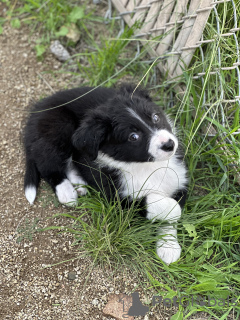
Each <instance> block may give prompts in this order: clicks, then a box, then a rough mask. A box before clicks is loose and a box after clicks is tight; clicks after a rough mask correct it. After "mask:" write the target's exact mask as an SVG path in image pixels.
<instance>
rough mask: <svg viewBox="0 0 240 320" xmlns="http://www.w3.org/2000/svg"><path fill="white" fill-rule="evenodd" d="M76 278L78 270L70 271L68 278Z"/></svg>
mask: <svg viewBox="0 0 240 320" xmlns="http://www.w3.org/2000/svg"><path fill="white" fill-rule="evenodd" d="M75 279H76V272H75V271H70V272H69V273H68V280H75Z"/></svg>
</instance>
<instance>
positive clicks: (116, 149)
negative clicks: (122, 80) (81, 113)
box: [72, 87, 178, 162]
mask: <svg viewBox="0 0 240 320" xmlns="http://www.w3.org/2000/svg"><path fill="white" fill-rule="evenodd" d="M132 92H133V91H131V90H130V89H129V87H127V88H126V87H124V88H122V89H121V90H120V91H119V92H118V93H117V94H116V96H115V97H114V98H113V99H110V100H108V101H107V102H106V104H104V105H102V106H99V107H98V108H97V109H95V110H92V111H91V112H90V113H89V114H88V115H87V117H86V118H85V119H84V121H83V122H82V124H81V125H80V127H79V128H78V129H77V130H76V132H75V133H74V135H73V138H72V142H73V145H74V147H75V148H77V149H78V150H82V151H84V152H86V153H87V154H88V156H89V158H90V159H91V160H94V159H96V158H97V155H98V151H101V152H103V153H104V154H107V155H108V156H110V157H112V158H113V159H115V160H119V161H125V162H147V161H164V160H168V159H170V157H171V156H173V155H174V154H175V152H176V150H177V148H178V140H177V138H176V137H175V135H174V134H173V133H172V128H171V125H170V123H169V121H168V120H167V117H166V115H165V114H164V112H163V111H162V109H161V108H160V107H158V106H157V105H156V104H155V103H153V102H152V101H151V99H150V97H149V96H148V94H147V93H146V92H145V91H142V90H137V91H136V92H134V94H133V95H132Z"/></svg>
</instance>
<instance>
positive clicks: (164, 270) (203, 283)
mask: <svg viewBox="0 0 240 320" xmlns="http://www.w3.org/2000/svg"><path fill="white" fill-rule="evenodd" d="M24 3H25V5H28V6H29V8H30V9H29V10H30V13H29V16H27V17H26V19H28V18H29V22H31V21H33V22H34V23H35V24H36V25H38V24H40V26H41V27H42V31H43V32H44V33H43V37H45V38H47V39H50V38H54V37H55V36H56V32H58V31H59V29H60V27H61V26H62V25H63V24H65V23H67V21H68V20H67V19H69V18H67V16H68V15H65V14H62V13H61V12H62V11H61V10H62V8H61V5H62V6H63V7H64V8H66V7H68V8H69V9H67V10H65V12H66V13H68V14H69V13H71V12H72V10H73V7H72V6H71V5H69V4H68V3H69V2H66V1H65V0H62V1H58V3H57V4H56V3H55V1H50V3H52V4H53V8H52V10H56V11H54V12H55V15H57V16H59V17H60V16H61V17H62V18H61V19H63V20H62V21H61V19H60V18H59V19H60V20H59V21H55V22H54V21H52V22H51V19H50V16H51V14H50V13H51V10H50V11H49V18H48V19H49V23H48V24H46V25H45V24H44V23H43V21H42V20H39V18H38V17H37V16H36V18H34V17H35V16H34V14H33V13H34V12H36V10H38V8H39V5H40V3H41V4H43V2H40V1H39V0H38V1H37V0H35V1H34V2H33V1H30V0H29V1H24ZM34 3H35V4H34ZM54 3H55V4H54ZM36 4H38V5H37V6H36ZM235 4H236V8H237V13H238V15H239V7H240V6H239V1H235ZM231 5H232V4H231V2H228V3H225V4H220V5H219V6H218V12H219V19H220V21H222V22H221V33H226V32H228V30H229V28H233V27H234V23H233V19H232V16H233V11H232V8H231ZM34 6H35V7H34ZM65 6H66V7H65ZM43 8H44V7H43ZM43 8H42V9H41V10H43ZM9 10H10V9H9ZM18 10H19V11H18V12H17V14H15V13H14V14H13V13H12V14H11V17H13V18H14V19H19V20H21V19H20V17H18V15H19V14H20V15H21V14H22V13H24V12H26V6H25V9H21V8H19V9H18ZM21 10H22V13H21ZM23 10H25V11H24V12H23ZM41 10H39V11H41ZM11 12H13V11H11ZM43 16H44V11H43V12H42V13H41V15H40V17H43ZM30 17H33V18H32V19H30ZM48 19H47V20H48ZM80 20H81V19H79V21H78V20H77V21H76V22H77V23H80ZM21 21H22V20H21ZM31 23H32V22H31ZM222 26H223V28H222ZM79 28H80V25H79ZM107 28H108V29H110V31H109V30H108V35H109V37H107V38H104V37H101V38H99V39H98V41H96V40H95V33H94V31H89V32H88V39H87V40H86V42H87V44H88V46H89V47H90V46H91V47H92V48H93V49H92V50H90V49H87V51H85V52H83V53H81V54H79V55H78V57H77V58H78V59H79V60H78V67H79V72H81V76H84V77H85V78H87V80H86V82H87V83H88V84H90V85H100V84H102V83H103V84H104V85H106V86H110V85H112V84H114V83H115V82H116V81H117V80H118V79H119V77H123V76H125V77H126V76H128V77H129V76H131V77H132V78H134V79H135V80H137V79H139V80H140V79H141V78H143V77H144V75H146V74H147V70H148V68H149V66H148V65H145V64H143V63H142V59H143V58H144V57H145V54H146V49H145V48H144V49H143V51H142V52H141V54H140V56H139V57H138V58H135V57H134V54H135V52H133V51H131V50H132V47H133V44H134V43H135V41H132V40H131V37H132V33H133V30H131V29H130V30H129V29H125V32H124V34H123V35H122V38H120V39H116V38H115V39H112V38H114V32H115V28H116V25H115V24H114V23H113V24H111V25H109V26H108V27H107ZM236 35H237V37H238V39H239V34H238V33H236ZM214 36H216V19H215V17H214V13H212V14H211V16H210V19H209V21H208V24H207V27H206V29H205V31H204V38H205V39H211V38H213V37H214ZM110 38H111V39H110ZM40 44H41V43H40ZM219 47H220V54H221V65H222V66H227V65H232V64H233V63H234V62H236V61H237V55H236V45H235V42H234V39H233V37H220V38H219V39H218V41H217V42H216V43H209V44H207V45H203V47H202V49H203V53H204V61H203V62H202V61H201V55H200V51H199V50H197V51H196V53H195V56H194V58H193V60H192V63H191V65H190V67H189V69H188V70H185V72H184V75H183V77H182V78H181V79H174V80H171V81H169V80H168V79H161V80H159V83H158V84H157V85H152V82H151V77H152V75H153V72H152V69H151V71H150V73H149V74H148V75H147V76H146V77H145V78H144V82H143V84H148V85H149V84H150V87H151V89H152V95H153V96H154V97H155V99H156V101H157V103H158V104H159V105H164V106H167V105H168V101H169V97H170V96H172V97H173V102H174V106H173V107H172V108H167V107H166V108H165V109H166V112H168V113H169V115H170V116H171V117H172V118H173V119H174V120H175V123H176V125H177V126H178V128H179V133H180V138H181V141H182V144H183V145H184V147H185V150H186V154H185V161H186V163H187V166H188V168H189V179H190V185H189V193H188V199H187V203H186V206H185V208H184V210H183V214H182V218H181V220H180V221H179V223H178V239H179V243H180V244H181V246H182V255H181V258H180V260H179V261H178V262H176V263H173V264H171V265H169V266H166V265H165V264H164V263H163V262H161V261H160V260H159V259H158V257H157V256H156V253H155V242H156V236H154V232H155V231H156V230H157V228H159V227H160V225H161V222H159V223H156V224H151V222H150V221H147V220H143V219H140V218H138V219H137V218H136V214H137V210H136V208H135V207H133V206H132V207H131V208H130V209H128V210H126V209H125V210H123V209H122V208H121V203H120V201H119V200H117V201H116V202H115V203H108V202H107V201H106V200H105V199H104V198H102V197H101V196H100V195H99V194H98V193H96V192H94V191H93V190H90V193H89V194H88V195H87V196H86V197H82V198H80V199H79V205H78V209H77V212H75V213H74V214H71V213H66V214H63V215H64V216H66V217H68V218H70V219H71V221H72V224H70V226H69V228H67V229H65V228H64V231H65V232H71V233H73V234H74V237H75V242H74V244H73V245H76V247H77V248H79V255H80V256H81V255H85V254H87V255H90V256H91V257H92V261H93V265H95V264H100V265H108V266H109V267H110V268H111V269H113V270H116V271H118V272H120V271H121V270H122V271H123V270H124V268H128V269H131V270H133V271H134V272H137V273H138V274H139V275H142V276H143V277H144V279H145V281H144V283H140V286H142V288H143V290H146V292H147V291H148V290H150V289H151V290H152V289H154V291H155V294H156V295H161V296H163V297H165V298H171V299H172V298H173V297H174V296H177V297H179V298H180V297H182V296H186V297H188V298H187V299H190V297H192V296H193V297H194V298H196V297H197V296H198V295H200V296H202V297H203V298H205V297H208V296H211V297H214V298H215V299H217V300H218V301H220V299H225V300H226V299H227V297H228V296H230V297H231V299H232V298H234V299H238V297H239V296H240V290H239V287H240V276H239V273H240V266H239V262H240V254H239V238H240V215H239V213H240V201H239V199H240V193H239V190H240V187H239V184H238V183H237V178H236V169H237V171H238V172H239V170H238V167H236V164H238V165H239V156H240V145H239V139H240V135H233V134H232V133H233V132H235V131H236V130H237V129H239V112H240V106H239V104H238V103H222V100H221V99H222V94H224V98H225V99H227V98H229V99H232V97H234V96H236V95H238V83H237V74H236V72H235V71H234V70H220V69H219V67H220V66H219V61H218V48H219ZM131 52H132V54H130V53H131ZM216 69H217V71H218V72H217V74H215V75H210V74H209V72H210V71H212V70H216ZM203 70H204V71H206V76H205V78H203V79H194V78H193V76H194V75H196V74H197V73H198V72H202V71H203ZM140 75H141V76H140ZM75 76H78V72H77V73H75ZM180 83H181V84H184V85H185V87H186V90H185V92H184V94H183V95H180V94H176V93H175V92H174V88H173V87H174V85H175V84H180ZM209 125H211V126H213V128H214V129H215V135H214V136H208V135H207V133H208V132H209V131H208V128H209ZM79 244H80V246H79ZM200 311H204V312H206V313H207V314H208V315H209V319H210V318H211V319H221V320H223V319H231V318H232V317H233V315H234V317H235V319H238V318H239V315H240V306H239V304H237V305H230V306H227V305H224V306H223V305H221V306H218V305H216V306H212V307H211V306H200V305H196V304H195V305H194V306H191V305H190V306H188V307H182V306H180V307H179V311H178V313H177V314H176V315H175V316H173V317H172V318H171V319H172V320H176V319H191V317H192V316H193V315H197V314H198V312H200Z"/></svg>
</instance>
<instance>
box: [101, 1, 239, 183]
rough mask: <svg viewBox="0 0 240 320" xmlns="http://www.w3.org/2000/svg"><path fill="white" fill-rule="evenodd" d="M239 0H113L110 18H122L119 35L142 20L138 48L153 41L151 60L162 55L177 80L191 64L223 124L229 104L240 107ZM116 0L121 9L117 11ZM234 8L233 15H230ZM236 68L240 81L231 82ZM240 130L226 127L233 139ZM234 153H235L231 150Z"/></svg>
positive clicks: (206, 104)
mask: <svg viewBox="0 0 240 320" xmlns="http://www.w3.org/2000/svg"><path fill="white" fill-rule="evenodd" d="M236 1H237V0H216V1H214V0H201V1H199V0H190V1H189V0H177V1H174V0H152V1H151V0H135V1H131V0H108V10H107V13H106V18H107V19H118V20H120V21H121V27H120V31H119V35H120V34H121V33H122V32H123V31H124V27H125V24H127V25H128V26H130V27H131V26H133V25H134V23H136V22H138V24H139V28H138V29H137V32H136V33H135V37H136V38H137V39H138V40H139V41H138V42H137V46H136V54H139V53H140V52H141V46H142V45H144V46H145V47H146V43H147V49H148V52H149V54H150V57H151V59H150V61H148V62H152V61H154V60H155V59H156V58H158V64H157V67H158V68H159V70H160V72H161V73H164V74H165V75H167V77H168V79H169V81H173V82H174V81H175V80H176V83H177V81H178V80H177V79H179V77H181V76H182V74H183V72H184V70H187V69H188V70H189V69H191V70H192V79H194V80H195V81H200V83H201V85H202V88H203V92H202V95H203V96H202V107H203V108H205V109H206V110H207V109H208V112H209V114H210V115H211V116H212V117H213V118H214V115H216V110H217V115H218V119H221V125H222V126H223V127H227V122H228V121H227V119H226V112H225V110H226V106H229V105H233V104H235V105H236V112H240V71H239V67H240V53H239V41H238V36H239V33H240V32H239V31H240V28H239V27H238V15H237V9H236V5H237V3H236ZM113 6H114V7H115V9H116V10H117V12H118V13H117V14H115V15H113ZM229 10H230V11H231V13H232V19H231V21H226V13H227V12H228V11H229ZM213 26H214V27H213ZM152 40H155V41H152ZM229 44H231V45H229ZM209 50H211V51H212V52H215V54H214V55H213V59H212V60H211V61H209V59H207V58H206V52H208V51H209ZM199 57H200V58H199ZM196 62H197V63H196ZM232 72H233V73H234V78H235V79H236V81H235V83H234V84H228V77H229V74H230V73H232ZM231 76H232V75H231ZM210 77H215V79H214V80H215V83H216V87H215V88H212V87H211V88H209V87H208V85H206V83H208V79H209V78H210ZM231 78H232V77H231ZM212 83H214V81H212ZM213 104H215V105H216V106H217V107H216V108H215V109H211V108H210V106H211V105H213ZM209 110H210V111H209ZM211 113H215V114H214V115H213V114H211ZM227 129H228V128H227ZM216 133H217V132H216V129H214V127H213V126H212V127H211V128H210V129H208V130H207V132H206V134H208V135H210V136H211V135H216ZM223 134H224V133H223ZM238 134H240V129H237V130H235V131H234V132H232V133H231V134H230V135H229V134H227V133H225V139H226V141H227V142H228V143H229V144H230V145H231V144H232V139H231V136H232V137H233V136H235V137H236V135H238ZM229 137H230V138H229ZM226 152H227V153H228V151H226ZM230 158H232V159H233V156H232V153H231V151H230ZM234 158H235V160H233V161H232V164H233V165H234V166H238V165H239V159H238V160H237V162H236V157H234ZM238 176H239V174H238ZM238 179H239V181H240V178H238Z"/></svg>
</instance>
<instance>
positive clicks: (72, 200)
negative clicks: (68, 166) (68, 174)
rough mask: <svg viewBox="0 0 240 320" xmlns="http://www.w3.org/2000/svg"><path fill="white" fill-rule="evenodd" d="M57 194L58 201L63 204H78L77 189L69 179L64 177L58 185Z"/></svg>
mask: <svg viewBox="0 0 240 320" xmlns="http://www.w3.org/2000/svg"><path fill="white" fill-rule="evenodd" d="M56 195H57V197H58V201H59V202H60V203H62V204H66V205H67V206H76V204H77V198H78V195H77V191H76V190H75V189H74V187H73V186H72V184H71V182H70V181H69V180H68V179H64V180H63V182H62V183H60V184H59V185H57V186H56Z"/></svg>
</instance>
